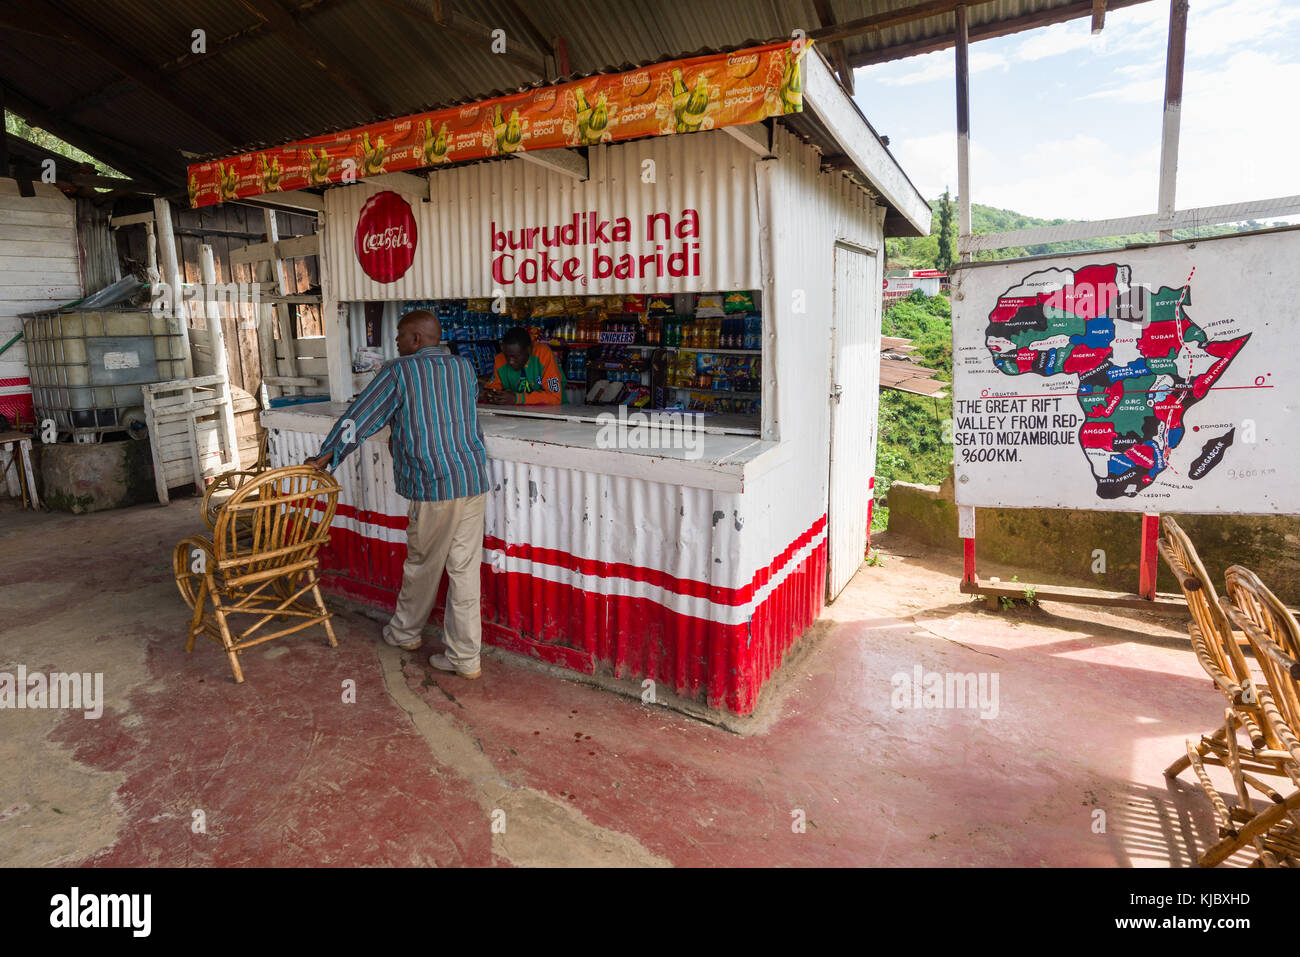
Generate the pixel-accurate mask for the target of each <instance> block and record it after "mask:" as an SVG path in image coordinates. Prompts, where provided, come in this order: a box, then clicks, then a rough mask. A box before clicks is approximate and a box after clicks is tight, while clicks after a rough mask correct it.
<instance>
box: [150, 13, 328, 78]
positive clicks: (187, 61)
mask: <svg viewBox="0 0 1300 957" xmlns="http://www.w3.org/2000/svg"><path fill="white" fill-rule="evenodd" d="M345 2H350V0H320V2H318V3H313V4H311V5H310V6H306V7H301V8H299V9H297V10H291V11H289V16H291V17H292V18H293V20H294V22H295V23H299V24H301V23H302V22H303V21H304V20H306V19H308V18H309V17H314V16H316V15H317V14H319V13H324V12H325V11H326V10H330V9H333V8H334V7H336V6H338V5H339V4H340V3H345ZM269 27H270V24H269V23H267V22H266V21H265V20H263V19H261V18H260V17H259V18H258V20H257V21H256V22H255V23H252V24H249V25H248V26H247V27H242V28H241V29H239V30H236V31H235V32H234V33H231V34H228V35H226V36H224V37H221V38H220V39H218V40H215V41H213V40H209V42H208V48H207V50H205V51H204V52H203V53H187V54H185V55H184V56H179V57H177V58H176V59H174V60H170V61H168V62H167V63H164V64H163V65H162V66H160V67H159V68H158V72H160V73H163V74H169V73H179V72H180V71H181V70H188V69H189V68H190V67H192V66H194V65H196V64H198V63H202V62H203V61H204V60H206V59H208V58H209V57H215V56H221V55H222V54H224V53H229V52H230V51H231V50H233V49H235V48H236V47H240V46H243V45H244V44H245V43H247V42H248V41H249V40H256V39H257V38H258V37H260V36H264V35H265V34H266V33H267V31H268V29H269Z"/></svg>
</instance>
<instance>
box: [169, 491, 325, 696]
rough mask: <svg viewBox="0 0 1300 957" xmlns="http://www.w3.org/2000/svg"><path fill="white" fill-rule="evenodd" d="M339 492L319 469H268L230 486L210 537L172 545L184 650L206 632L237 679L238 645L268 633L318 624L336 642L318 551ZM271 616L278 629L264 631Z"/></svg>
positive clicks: (245, 645) (250, 643)
mask: <svg viewBox="0 0 1300 957" xmlns="http://www.w3.org/2000/svg"><path fill="white" fill-rule="evenodd" d="M339 491H340V488H339V485H338V483H337V482H335V481H334V479H333V478H332V477H331V476H330V475H329V474H328V473H327V472H323V471H321V470H319V469H315V468H311V467H309V466H305V465H295V466H290V467H288V468H280V469H270V470H268V471H265V472H262V473H261V474H259V475H256V476H254V477H252V478H250V479H248V480H247V481H245V482H244V483H243V484H242V485H240V486H239V487H238V488H237V489H235V491H234V492H233V493H232V494H231V496H230V498H229V499H227V500H226V502H225V503H224V504H223V505H222V506H221V508H220V509H219V510H218V511H217V513H216V517H215V519H214V521H213V535H212V538H210V539H208V538H204V537H202V536H199V535H191V536H190V537H188V538H186V539H183V540H182V541H181V542H180V543H179V544H178V545H177V546H176V552H175V554H174V556H173V570H174V571H175V573H176V587H177V588H178V589H180V593H181V597H182V598H184V599H185V601H186V603H187V604H188V605H189V606H190V608H191V609H193V612H194V614H193V616H192V617H191V619H190V626H189V639H188V641H187V643H186V646H185V650H186V651H187V652H188V651H192V650H193V649H194V641H195V639H196V638H197V637H198V636H199V634H205V635H207V636H208V637H209V638H211V639H212V640H213V641H215V642H216V643H217V644H218V645H220V646H221V647H222V649H223V650H224V651H225V652H226V655H227V656H228V658H229V660H230V668H231V670H232V671H233V672H234V675H235V681H236V682H242V681H243V680H244V674H243V670H242V669H241V668H240V664H239V654H240V652H242V651H244V650H245V649H247V648H250V647H252V646H254V645H259V644H261V643H262V642H265V641H270V640H271V639H272V638H279V637H281V636H283V635H288V634H291V633H293V632H296V631H301V630H302V629H304V628H309V627H311V626H312V625H317V624H319V625H322V626H323V627H324V629H325V633H326V635H327V636H328V638H329V643H330V646H331V647H337V646H338V642H337V641H336V640H335V638H334V629H333V626H332V625H331V624H330V618H331V617H332V616H331V615H330V613H329V611H328V610H327V609H326V607H325V602H324V599H323V598H322V597H321V593H320V586H319V583H318V571H319V559H318V554H317V553H318V552H319V551H320V549H321V546H323V545H326V544H328V542H329V529H330V523H331V522H332V521H333V520H334V512H335V509H336V508H337V507H338V495H339ZM250 621H251V623H250ZM270 622H275V626H274V628H275V630H271V631H269V632H267V631H264V630H263V629H264V628H265V626H267V624H268V623H270Z"/></svg>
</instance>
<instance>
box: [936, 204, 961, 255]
mask: <svg viewBox="0 0 1300 957" xmlns="http://www.w3.org/2000/svg"><path fill="white" fill-rule="evenodd" d="M937 218H938V220H939V228H938V233H939V253H938V255H937V256H936V257H935V260H934V267H935V268H936V269H941V270H943V271H944V272H947V271H948V270H949V269H950V268H952V264H953V260H955V259H956V258H957V236H956V226H955V224H954V223H953V208H952V195H951V194H950V193H949V192H948V190H946V189H945V190H944V191H943V198H942V199H941V200H939V209H938V212H937Z"/></svg>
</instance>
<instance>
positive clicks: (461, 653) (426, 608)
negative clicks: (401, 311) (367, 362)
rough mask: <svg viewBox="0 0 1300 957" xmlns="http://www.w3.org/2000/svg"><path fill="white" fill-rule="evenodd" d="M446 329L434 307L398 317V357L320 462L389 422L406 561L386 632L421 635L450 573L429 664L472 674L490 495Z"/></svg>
mask: <svg viewBox="0 0 1300 957" xmlns="http://www.w3.org/2000/svg"><path fill="white" fill-rule="evenodd" d="M441 343H442V327H441V325H440V324H439V322H438V318H437V317H436V316H435V315H433V313H431V312H427V311H424V310H421V311H419V312H412V313H408V314H407V315H405V316H403V317H402V321H401V322H400V323H398V326H397V351H398V353H399V357H398V358H397V359H394V360H393V361H392V362H389V363H387V364H386V365H385V366H384V367H383V368H382V369H381V370H380V371H379V373H378V374H377V375H376V376H375V378H374V381H372V382H371V383H370V384H369V385H368V386H366V388H365V389H364V390H363V391H362V392H361V394H360V395H358V396H357V397H356V399H354V400H353V402H352V405H351V406H349V407H348V411H347V412H346V413H345V414H344V415H343V416H342V417H341V418H340V419H339V420H338V421H337V422H335V423H334V428H333V429H331V430H330V433H329V435H327V436H326V437H325V441H324V442H323V443H322V444H321V450H320V454H319V455H317V457H316V458H314V459H308V460H307V463H306V464H308V465H311V466H314V467H316V468H327V467H328V468H330V469H331V470H332V469H334V468H337V467H338V465H339V463H340V462H342V461H343V459H345V458H346V457H347V456H348V455H349V454H351V453H352V452H354V451H356V449H358V448H359V447H360V445H361V443H362V442H363V441H364V440H365V439H366V438H367V437H368V436H370V435H373V434H374V433H376V432H378V431H379V430H380V429H381V428H383V427H384V426H385V425H387V426H388V427H389V429H390V432H391V437H390V439H389V443H388V447H389V451H391V452H392V455H393V474H394V479H395V484H396V486H397V493H398V494H399V495H401V496H402V497H403V498H405V499H409V500H410V503H411V504H410V508H409V510H408V512H407V516H408V520H409V521H408V524H407V528H406V564H405V566H404V568H403V570H402V591H401V594H400V595H399V596H398V598H397V610H396V611H394V612H393V617H392V619H391V620H390V621H389V622H388V624H387V625H385V626H384V628H383V632H382V635H383V639H384V641H385V642H387V643H388V644H390V645H394V646H396V647H398V648H401V649H403V650H407V651H410V650H414V649H416V648H419V647H420V645H421V644H422V643H423V638H422V637H421V635H420V632H421V630H422V629H423V628H424V625H425V623H426V622H427V621H428V620H429V613H430V612H431V611H432V610H433V604H434V601H435V600H436V598H437V595H438V583H439V582H440V581H441V580H442V572H443V569H444V567H445V568H446V571H447V578H448V588H447V613H446V616H445V617H444V619H443V643H444V644H445V645H446V646H447V650H446V653H445V654H440V655H433V656H432V657H431V658H430V659H429V663H430V664H431V665H433V667H435V668H437V669H439V670H441V671H450V672H454V673H456V674H459V675H461V676H462V677H465V678H477V677H478V676H479V675H480V674H481V673H482V672H481V670H480V667H479V650H480V645H481V642H482V634H483V630H482V617H481V612H480V609H479V563H480V562H481V560H482V554H483V512H484V505H485V504H486V501H487V483H488V477H487V451H486V449H485V447H484V445H483V430H482V429H481V428H480V427H479V424H478V414H477V410H476V409H475V405H474V403H475V401H476V400H477V398H478V381H477V378H476V377H475V374H474V366H473V365H472V364H471V363H470V361H469V360H468V359H465V358H462V357H460V356H453V355H450V354H448V353H447V352H446V350H445V349H442V348H440V346H441Z"/></svg>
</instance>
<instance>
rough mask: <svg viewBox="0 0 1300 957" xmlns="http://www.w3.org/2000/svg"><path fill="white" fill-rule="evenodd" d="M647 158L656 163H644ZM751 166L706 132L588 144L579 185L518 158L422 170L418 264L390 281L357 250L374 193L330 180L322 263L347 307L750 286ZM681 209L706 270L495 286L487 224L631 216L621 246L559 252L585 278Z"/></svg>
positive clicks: (753, 230) (643, 245)
mask: <svg viewBox="0 0 1300 957" xmlns="http://www.w3.org/2000/svg"><path fill="white" fill-rule="evenodd" d="M646 161H650V162H651V163H653V167H650V166H646V165H644V164H645V163H646ZM755 162H756V157H755V155H754V154H753V153H752V152H750V151H749V150H747V149H746V148H745V147H743V146H741V145H740V144H739V143H737V142H736V141H735V140H734V139H733V138H732V137H731V136H729V135H727V134H726V133H723V132H708V133H697V134H693V135H691V136H662V137H656V138H653V139H647V140H640V141H637V142H635V143H624V144H619V145H614V146H603V147H593V148H592V149H591V150H590V172H591V176H590V179H589V180H587V181H586V182H578V181H577V180H574V179H571V178H568V177H565V176H561V175H559V174H556V173H552V172H549V171H547V170H545V169H543V168H541V167H539V166H537V165H536V164H533V163H528V162H525V161H523V160H505V161H499V162H492V163H479V164H475V165H472V166H463V167H453V168H451V169H446V170H439V171H437V172H434V173H431V174H430V176H429V182H430V195H431V201H430V202H428V203H422V202H417V201H412V210H413V212H414V213H415V217H416V225H417V229H418V232H419V236H418V241H417V244H416V251H415V262H414V264H413V265H412V266H411V268H410V269H409V270H408V271H407V273H406V275H405V276H403V277H402V278H401V279H399V280H398V281H396V282H393V283H379V282H375V281H374V280H372V279H370V277H368V276H367V275H366V274H365V273H364V272H363V271H362V270H361V267H360V265H359V264H358V262H357V258H356V255H355V253H354V252H353V242H354V238H355V232H356V227H357V221H358V217H359V216H360V212H361V207H362V206H363V205H365V203H366V201H367V200H368V199H369V198H370V197H371V196H373V195H374V194H375V189H373V188H372V187H370V186H366V185H357V186H342V187H336V188H334V189H331V190H329V191H327V193H326V194H325V223H326V226H325V228H326V230H327V231H328V233H329V249H330V251H331V252H330V258H331V261H330V264H329V268H330V269H331V270H332V275H333V277H334V280H335V282H336V284H337V285H336V294H337V296H338V298H339V300H341V301H345V302H346V301H348V300H356V299H440V298H442V299H454V298H462V297H482V296H490V295H491V294H492V290H493V289H494V288H495V287H497V286H501V288H502V289H503V290H504V291H505V294H506V295H507V296H532V295H544V296H554V295H598V294H603V293H651V292H664V293H668V292H709V291H713V290H717V289H754V288H757V287H758V285H759V257H758V228H757V226H758V223H757V210H756V206H755V202H754V197H755V180H754V165H755ZM651 171H652V172H653V175H654V182H651V183H647V182H643V180H642V177H643V175H648V174H649V173H650V172H651ZM685 209H694V210H697V211H698V213H699V216H700V236H699V239H698V242H699V258H700V269H699V272H700V273H701V276H696V277H681V278H665V279H658V278H652V279H625V280H619V279H615V278H612V277H611V278H609V279H602V280H595V279H593V280H592V281H591V282H589V283H587V284H585V285H584V284H583V283H581V282H578V281H572V282H567V281H566V282H554V281H551V282H545V283H537V284H534V285H530V284H525V283H521V282H515V283H512V284H505V285H502V284H500V283H495V282H494V281H493V277H492V259H493V255H494V254H493V251H492V235H491V224H492V223H495V224H496V227H497V229H509V230H518V229H521V228H526V227H531V226H538V227H550V226H556V225H558V224H562V223H566V222H569V221H571V220H572V217H573V214H574V213H580V214H585V213H587V212H588V211H592V210H594V211H596V212H597V213H598V215H599V216H600V217H601V218H603V219H607V220H613V219H614V218H615V217H617V216H626V217H627V218H628V219H629V220H630V221H631V227H632V228H631V237H632V238H631V242H629V243H627V244H610V245H605V244H601V245H599V246H594V247H593V246H576V247H561V250H562V251H563V253H562V254H563V255H565V256H568V255H576V256H578V257H579V258H580V259H581V260H582V264H583V270H584V274H586V272H587V270H589V268H590V261H591V251H592V249H593V248H594V249H599V250H600V251H601V252H602V253H605V254H609V253H613V254H615V258H617V255H620V254H622V253H623V252H630V253H632V254H633V255H638V254H642V253H653V252H655V244H654V243H653V242H646V241H644V238H643V237H644V236H645V232H646V217H647V216H648V215H649V214H651V213H656V212H666V213H668V214H669V217H670V219H671V221H672V222H673V223H676V222H677V220H678V217H679V216H680V215H681V213H682V211H683V210H685ZM659 235H660V236H662V232H660V233H659ZM691 241H696V240H691ZM681 244H682V241H681V240H678V239H676V238H674V239H673V241H672V242H671V243H670V244H669V243H666V244H664V245H665V249H664V253H665V255H667V254H668V253H670V252H672V251H674V250H676V249H679V248H680V247H681ZM518 255H519V254H518V253H516V256H518Z"/></svg>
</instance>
